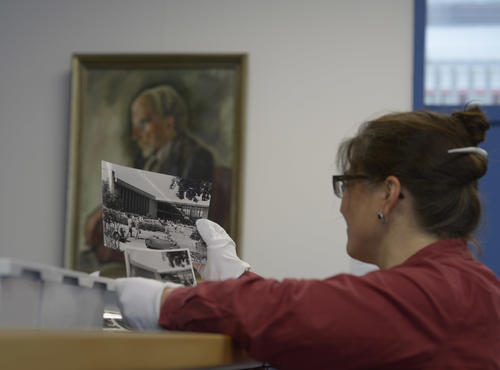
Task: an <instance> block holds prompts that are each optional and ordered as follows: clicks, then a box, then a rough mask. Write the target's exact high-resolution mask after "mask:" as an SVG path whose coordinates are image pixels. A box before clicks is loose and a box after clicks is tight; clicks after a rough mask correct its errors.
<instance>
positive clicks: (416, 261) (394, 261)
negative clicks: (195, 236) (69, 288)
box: [117, 106, 500, 369]
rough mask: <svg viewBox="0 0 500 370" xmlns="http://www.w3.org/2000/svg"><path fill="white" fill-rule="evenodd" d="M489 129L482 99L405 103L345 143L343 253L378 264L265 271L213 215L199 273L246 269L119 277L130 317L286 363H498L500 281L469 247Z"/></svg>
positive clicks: (204, 231) (336, 181)
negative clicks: (180, 277) (283, 274)
mask: <svg viewBox="0 0 500 370" xmlns="http://www.w3.org/2000/svg"><path fill="white" fill-rule="evenodd" d="M488 128H489V123H488V121H487V120H486V117H485V116H484V114H483V113H482V111H481V110H480V108H479V107H477V106H472V107H470V108H469V109H467V110H465V111H462V112H455V113H453V114H451V115H443V114H439V113H433V112H428V111H417V112H408V113H396V114H389V115H386V116H383V117H381V118H378V119H376V120H374V121H370V122H367V123H366V124H364V125H363V126H362V127H361V129H360V130H359V132H358V134H357V135H356V136H355V137H354V138H351V139H349V140H347V141H345V142H344V143H343V144H342V145H341V147H340V149H339V152H338V161H339V164H340V168H342V170H343V175H341V176H334V178H333V186H334V191H335V194H336V195H337V196H339V197H341V198H342V205H341V209H340V211H341V213H342V215H343V216H344V218H345V220H346V223H347V236H348V241H347V251H348V253H349V255H351V256H352V257H354V258H356V259H359V260H361V261H364V262H369V263H373V264H376V265H378V266H379V267H380V270H378V271H374V272H371V273H369V274H367V275H364V276H361V277H356V276H351V275H347V274H341V275H336V276H333V277H331V278H328V279H325V280H291V279H290V280H284V281H282V282H277V281H275V280H270V279H263V278H261V277H259V276H257V275H255V274H253V273H251V272H250V271H247V270H248V268H249V266H248V265H246V264H245V263H244V262H242V261H240V260H239V259H238V257H237V256H236V254H235V253H234V243H233V242H232V240H231V239H230V238H229V237H228V236H227V234H226V233H225V232H224V231H223V230H222V229H221V228H220V227H219V226H218V225H215V224H213V223H211V222H210V221H207V220H200V221H198V224H197V226H198V229H199V232H200V234H201V236H202V237H203V239H204V240H205V241H206V243H207V245H208V262H207V265H206V266H204V267H203V268H202V269H201V274H202V277H204V278H205V280H223V279H226V278H229V277H239V278H238V279H229V280H226V281H219V282H207V283H201V284H199V285H198V286H197V287H196V288H184V287H182V288H178V287H176V286H173V285H170V284H167V285H164V284H162V283H159V282H153V281H149V280H145V279H142V280H131V279H123V280H120V281H118V285H117V286H118V294H119V300H120V304H121V306H122V313H123V315H124V316H125V317H126V318H127V319H128V320H129V322H131V324H133V325H134V326H135V327H138V328H146V329H147V328H153V327H154V326H156V325H157V323H158V324H159V325H160V326H162V327H164V328H167V329H172V330H190V331H208V332H221V333H226V334H229V335H231V336H232V337H233V338H234V339H235V340H237V341H239V342H241V343H242V344H243V345H244V346H245V347H246V348H247V350H248V351H249V353H250V354H251V355H252V356H253V357H255V358H256V359H258V360H263V361H268V362H270V363H271V365H272V366H274V367H277V368H280V369H310V368H314V369H330V368H338V369H365V368H369V369H444V368H457V369H472V368H474V369H500V281H499V280H498V279H497V278H496V277H495V275H494V274H493V272H491V271H490V270H489V269H488V268H487V267H485V266H484V265H483V264H481V263H480V262H478V261H476V260H474V258H473V257H472V255H471V253H470V252H469V250H468V248H467V242H468V241H469V242H473V243H474V238H473V233H474V231H475V229H476V228H477V225H478V223H479V219H480V215H481V204H480V201H479V196H478V191H477V180H478V179H479V178H480V177H482V176H483V175H484V174H485V173H486V169H487V158H486V152H485V151H484V150H482V149H480V148H477V145H478V144H479V143H480V142H482V141H483V140H484V138H485V131H486V130H487V129H488ZM139 301H141V304H138V303H134V302H139ZM145 301H146V302H148V301H149V302H152V303H151V304H148V305H144V302H145ZM145 306H147V307H146V308H144V307H145Z"/></svg>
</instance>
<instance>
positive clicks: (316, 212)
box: [0, 0, 413, 278]
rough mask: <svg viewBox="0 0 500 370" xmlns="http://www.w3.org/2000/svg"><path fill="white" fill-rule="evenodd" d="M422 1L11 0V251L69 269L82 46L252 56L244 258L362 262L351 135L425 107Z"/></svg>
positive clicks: (1, 87) (4, 218) (0, 58)
mask: <svg viewBox="0 0 500 370" xmlns="http://www.w3.org/2000/svg"><path fill="white" fill-rule="evenodd" d="M412 4H413V1H412V0H404V1H403V0H377V1H372V0H364V1H363V0H253V1H246V0H198V1H195V0H164V1H160V0H140V1H139V0H86V1H80V0H44V1H40V0H0V47H1V49H0V50H1V52H0V77H1V79H0V81H1V82H0V130H1V131H0V158H1V159H0V174H1V175H0V176H1V180H0V181H1V187H0V200H1V202H0V256H1V257H16V258H23V259H29V260H35V261H39V262H42V263H49V264H55V265H62V263H63V250H64V246H63V244H64V242H63V239H64V238H63V236H64V212H65V193H66V167H67V150H68V147H67V140H68V127H69V91H70V90H69V89H70V84H69V76H70V58H71V54H72V53H75V52H78V53H110V52H117V53H118V52H127V53H129V52H132V53H188V52H189V53H191V52H200V53H219V52H221V53H226V52H237V53H239V52H242V53H243V52H244V53H248V54H249V83H248V100H247V117H246V132H245V140H246V149H245V160H244V183H245V186H244V189H243V209H242V215H243V217H242V220H243V223H242V241H241V247H242V250H243V258H244V259H245V260H247V261H248V262H249V263H251V264H252V265H253V269H254V270H255V271H256V272H258V273H261V274H263V275H265V276H269V277H271V276H272V277H277V278H282V277H284V276H291V277H326V276H328V275H330V274H333V273H337V272H341V271H348V269H349V259H348V257H347V255H346V254H345V251H344V244H345V224H344V221H343V219H342V217H341V216H340V214H339V212H338V208H339V205H340V203H339V201H338V200H336V199H335V198H334V196H333V194H332V190H331V180H330V176H331V174H332V173H333V172H335V160H334V159H335V152H336V147H337V144H338V143H339V141H340V140H341V139H342V138H343V137H345V136H347V135H351V134H353V133H354V129H355V128H356V127H357V126H358V124H359V123H360V122H361V121H363V120H366V119H367V118H373V117H374V116H376V115H378V114H380V113H383V112H387V111H390V110H408V109H410V108H411V91H412V45H413V39H412V37H413V34H412V33H413V6H412Z"/></svg>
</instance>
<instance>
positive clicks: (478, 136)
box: [451, 105, 490, 146]
mask: <svg viewBox="0 0 500 370" xmlns="http://www.w3.org/2000/svg"><path fill="white" fill-rule="evenodd" d="M451 116H452V117H453V118H454V119H456V120H457V121H459V122H460V123H461V124H462V125H463V126H464V127H465V129H466V130H467V133H468V134H469V137H470V138H469V141H470V142H471V143H472V145H474V146H476V145H478V144H479V143H481V142H483V141H484V139H485V137H486V131H487V130H488V129H489V128H490V123H489V122H488V119H487V118H486V115H485V114H484V112H483V111H482V109H481V108H480V107H479V106H478V105H471V106H470V107H465V109H464V110H463V111H456V112H453V113H452V114H451Z"/></svg>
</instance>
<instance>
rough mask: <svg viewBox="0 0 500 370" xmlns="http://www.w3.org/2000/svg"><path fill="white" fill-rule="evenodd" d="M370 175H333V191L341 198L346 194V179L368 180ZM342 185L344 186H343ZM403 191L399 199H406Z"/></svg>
mask: <svg viewBox="0 0 500 370" xmlns="http://www.w3.org/2000/svg"><path fill="white" fill-rule="evenodd" d="M368 179H369V177H368V176H366V175H333V176H332V186H333V193H334V194H335V195H336V196H337V197H338V198H340V199H342V197H343V196H344V187H343V186H342V185H344V184H345V182H346V181H349V180H368ZM341 184H342V185H341ZM341 186H342V188H341ZM404 197H405V196H404V195H403V193H399V197H398V198H399V199H404Z"/></svg>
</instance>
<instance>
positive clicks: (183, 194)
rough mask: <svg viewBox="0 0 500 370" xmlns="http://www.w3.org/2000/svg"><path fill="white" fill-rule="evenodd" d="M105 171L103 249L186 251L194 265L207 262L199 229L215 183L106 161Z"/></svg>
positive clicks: (103, 172) (103, 177)
mask: <svg viewBox="0 0 500 370" xmlns="http://www.w3.org/2000/svg"><path fill="white" fill-rule="evenodd" d="M101 167H102V204H103V231H104V232H103V235H104V245H105V247H107V248H110V249H112V250H114V251H120V252H123V251H125V250H126V249H127V248H136V249H148V250H173V249H187V250H189V253H190V255H191V256H190V257H191V260H192V261H193V262H194V263H199V264H203V263H205V262H206V245H205V243H204V242H203V240H202V239H201V236H200V234H199V233H198V230H197V229H196V225H195V223H196V220H198V219H200V218H207V216H208V211H209V206H210V198H211V190H212V183H210V182H207V181H200V180H198V181H192V180H189V179H185V178H181V177H177V176H170V175H165V174H160V173H157V172H150V171H145V170H139V169H135V168H131V167H125V166H120V165H117V164H113V163H110V162H106V161H102V166H101Z"/></svg>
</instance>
